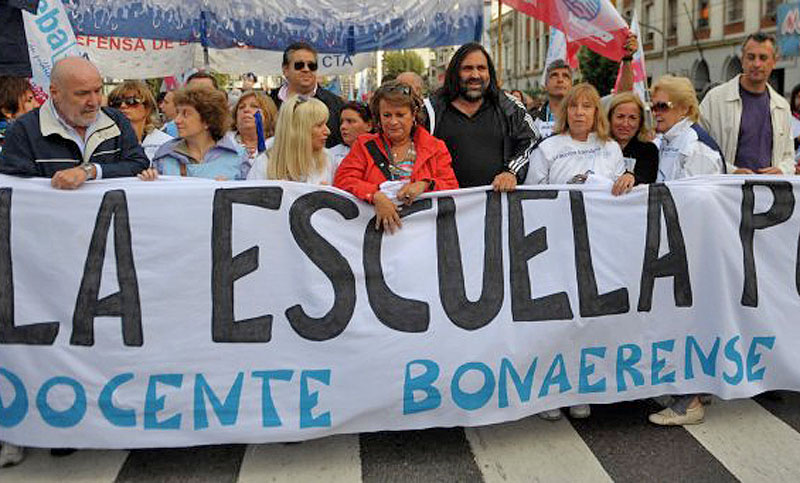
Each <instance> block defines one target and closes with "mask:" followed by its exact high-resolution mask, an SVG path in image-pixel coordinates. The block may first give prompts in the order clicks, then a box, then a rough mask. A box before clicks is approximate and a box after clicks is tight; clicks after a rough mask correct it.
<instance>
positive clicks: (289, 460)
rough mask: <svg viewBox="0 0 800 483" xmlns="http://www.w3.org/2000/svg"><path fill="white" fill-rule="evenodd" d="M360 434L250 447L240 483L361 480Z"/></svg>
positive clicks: (341, 482) (306, 482)
mask: <svg viewBox="0 0 800 483" xmlns="http://www.w3.org/2000/svg"><path fill="white" fill-rule="evenodd" d="M359 451H360V448H359V442H358V435H353V434H345V435H337V436H331V437H328V438H322V439H314V440H311V441H304V442H302V443H296V444H280V443H278V444H255V445H250V446H248V447H247V451H245V454H244V460H243V461H242V466H241V468H240V469H239V479H238V483H263V482H274V483H283V482H286V483H294V482H298V481H302V482H304V483H313V482H326V483H351V482H360V481H361V458H360V456H359Z"/></svg>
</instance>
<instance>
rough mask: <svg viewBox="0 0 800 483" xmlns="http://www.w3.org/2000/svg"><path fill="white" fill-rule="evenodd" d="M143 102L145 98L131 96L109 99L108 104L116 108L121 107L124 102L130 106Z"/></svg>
mask: <svg viewBox="0 0 800 483" xmlns="http://www.w3.org/2000/svg"><path fill="white" fill-rule="evenodd" d="M142 102H144V99H140V98H138V97H133V96H131V97H123V98H119V99H114V100H111V101H108V105H109V106H111V107H113V108H115V109H116V108H119V107H121V106H122V105H123V104H125V105H126V106H128V107H136V106H138V105H139V104H141V103H142Z"/></svg>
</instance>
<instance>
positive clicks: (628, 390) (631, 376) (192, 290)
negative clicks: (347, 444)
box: [0, 176, 800, 448]
mask: <svg viewBox="0 0 800 483" xmlns="http://www.w3.org/2000/svg"><path fill="white" fill-rule="evenodd" d="M798 196H800V182H798V181H796V180H794V179H791V178H780V177H759V178H758V179H747V178H742V177H738V176H717V177H707V178H700V179H692V180H685V181H679V182H671V183H667V184H654V185H650V186H641V187H637V188H635V189H634V191H633V192H632V193H630V194H628V195H626V196H622V197H613V196H611V195H610V193H608V191H607V189H599V188H597V187H592V186H571V185H555V186H546V187H520V189H518V190H517V191H516V192H513V193H508V194H499V193H495V192H493V191H491V190H489V191H485V190H484V189H483V188H475V189H467V190H459V191H452V192H442V193H437V194H436V195H435V197H432V196H430V195H429V196H427V197H423V198H422V199H420V200H418V201H416V202H415V203H414V204H413V205H412V206H411V207H409V208H406V209H404V210H403V213H402V216H403V228H402V230H400V232H399V233H397V234H395V235H391V236H389V235H385V234H383V233H382V232H379V231H376V230H375V229H374V223H375V219H374V211H373V208H372V206H370V205H367V204H365V203H362V202H359V201H358V200H356V199H355V198H353V197H352V196H350V195H349V194H347V193H344V192H343V191H340V190H337V189H335V188H329V187H322V188H320V187H316V186H310V185H303V184H300V183H289V182H214V181H210V180H200V179H181V178H175V177H163V178H160V179H159V180H158V181H156V182H152V183H147V182H142V181H139V180H136V179H125V180H99V181H96V182H91V183H87V184H86V185H84V186H82V187H81V189H79V190H76V191H74V192H63V191H59V190H53V189H52V188H51V187H50V185H49V180H46V179H16V178H11V177H6V176H0V287H2V290H0V428H2V429H1V431H2V438H3V440H5V441H8V442H11V443H15V444H21V445H28V446H45V447H59V446H66V447H78V448H80V447H95V448H102V447H108V448H120V447H126V448H133V447H155V446H158V447H164V446H187V445H199V444H221V443H259V442H275V441H296V440H304V439H310V438H316V437H320V436H325V435H330V434H336V433H357V432H365V431H378V430H406V429H419V428H427V427H435V426H471V425H483V424H491V423H497V422H502V421H510V420H514V419H518V418H521V417H524V416H527V415H531V414H535V413H538V412H540V411H543V410H546V409H550V408H556V407H563V406H568V405H573V404H581V403H611V402H615V401H620V400H629V399H639V398H644V397H650V396H655V395H659V394H686V393H713V394H717V395H719V396H721V397H723V398H741V397H749V396H752V395H754V394H757V393H760V392H762V391H765V390H773V389H791V390H799V389H800V351H797V350H796V348H797V347H798V346H800V326H798V324H796V323H794V321H795V320H796V318H797V316H796V312H797V306H798V300H800V261H798V257H799V256H800V255H798V234H800V215H799V214H798V211H800V210H797V208H796V207H797V202H796V200H797V199H798ZM64 233H68V234H69V236H67V237H65V236H63V234H64ZM53 240H57V247H58V249H53V243H54V242H53ZM31 361H35V363H31Z"/></svg>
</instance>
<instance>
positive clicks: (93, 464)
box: [0, 448, 128, 483]
mask: <svg viewBox="0 0 800 483" xmlns="http://www.w3.org/2000/svg"><path fill="white" fill-rule="evenodd" d="M127 457H128V452H127V451H122V450H108V451H95V450H85V451H77V452H75V453H74V454H72V455H70V456H68V457H65V458H57V459H56V458H53V457H52V456H50V450H47V449H38V448H26V451H25V460H24V461H23V462H22V463H21V464H20V465H18V466H14V467H11V468H0V481H2V482H3V483H53V482H58V483H66V482H73V481H80V482H82V483H111V482H113V481H114V479H115V478H116V477H117V474H118V473H119V470H120V468H122V465H123V463H125V459H126V458H127Z"/></svg>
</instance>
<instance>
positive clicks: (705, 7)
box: [697, 0, 711, 29]
mask: <svg viewBox="0 0 800 483" xmlns="http://www.w3.org/2000/svg"><path fill="white" fill-rule="evenodd" d="M710 4H711V2H710V1H709V0H699V1H698V2H697V28H699V29H704V28H708V16H709V13H710V12H709V11H710V9H711V5H710Z"/></svg>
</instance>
